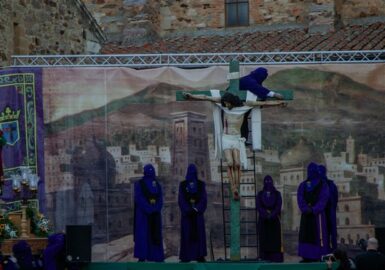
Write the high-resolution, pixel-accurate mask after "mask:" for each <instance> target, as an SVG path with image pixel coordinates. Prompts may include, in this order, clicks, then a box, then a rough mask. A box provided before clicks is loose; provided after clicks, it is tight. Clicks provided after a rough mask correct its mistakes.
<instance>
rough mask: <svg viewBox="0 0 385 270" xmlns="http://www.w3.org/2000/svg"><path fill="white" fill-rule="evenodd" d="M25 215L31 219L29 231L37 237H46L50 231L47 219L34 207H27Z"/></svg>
mask: <svg viewBox="0 0 385 270" xmlns="http://www.w3.org/2000/svg"><path fill="white" fill-rule="evenodd" d="M27 217H28V218H29V219H31V232H32V233H33V234H34V235H35V236H37V237H48V235H50V234H51V233H52V228H51V226H50V223H49V220H48V219H47V218H46V217H44V215H43V214H41V213H39V212H38V211H37V210H36V209H34V208H27Z"/></svg>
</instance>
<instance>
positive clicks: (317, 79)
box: [46, 68, 385, 153]
mask: <svg viewBox="0 0 385 270" xmlns="http://www.w3.org/2000/svg"><path fill="white" fill-rule="evenodd" d="M266 86H268V87H269V88H270V89H291V90H293V91H294V96H295V98H294V101H291V102H290V103H289V105H288V107H287V108H269V109H264V110H263V138H264V145H265V146H273V147H274V148H278V149H279V150H280V151H283V150H284V149H285V148H287V147H290V146H292V145H294V144H295V143H296V142H298V138H299V136H305V137H308V138H310V139H311V141H313V143H314V144H315V145H316V146H318V147H320V148H327V147H329V145H328V141H329V140H331V139H332V138H333V139H338V138H346V137H347V136H348V135H349V134H354V136H355V138H357V142H358V145H363V146H364V148H365V149H363V150H365V151H366V152H370V153H383V152H384V151H385V145H384V144H385V143H384V141H385V138H384V136H385V135H384V134H385V92H380V91H378V90H375V89H372V88H370V87H369V86H367V85H364V84H361V83H358V82H356V81H353V80H352V79H350V78H349V77H347V76H345V75H342V74H339V73H334V72H325V71H318V70H315V69H304V68H293V69H286V70H281V71H279V72H277V73H275V74H274V75H272V76H271V77H270V78H269V79H268V81H267V83H266ZM225 87H226V85H221V86H219V87H218V88H219V89H224V88H225ZM192 89H193V88H187V87H184V88H183V89H181V87H179V86H177V85H170V84H166V83H159V84H155V85H151V86H149V87H146V88H144V89H143V90H141V91H139V92H137V93H136V94H134V95H131V96H127V97H125V98H122V99H118V100H115V101H112V102H110V103H108V104H107V105H106V106H102V107H100V108H98V109H94V110H88V111H83V112H81V113H78V114H75V115H69V116H66V117H64V118H61V119H59V120H57V121H54V122H51V123H48V124H47V125H46V130H47V135H48V137H50V136H51V135H55V134H56V133H57V132H66V131H67V132H70V133H71V132H73V131H74V129H75V130H77V132H76V133H78V132H80V133H81V131H80V130H82V129H83V130H87V133H88V132H89V130H90V127H92V130H93V131H92V132H94V133H95V134H96V135H98V136H104V134H106V133H108V134H113V133H116V132H118V133H122V132H124V130H125V129H132V128H135V127H146V126H147V127H152V128H155V127H158V128H161V129H162V128H166V129H168V128H169V124H170V123H169V122H170V121H169V120H168V119H169V118H170V113H172V112H178V111H186V110H187V111H196V112H200V113H204V114H206V115H207V116H208V119H211V108H210V105H209V104H208V102H191V101H190V102H175V92H176V91H180V90H192ZM106 127H107V128H106ZM107 131H108V132H107ZM336 150H338V149H336Z"/></svg>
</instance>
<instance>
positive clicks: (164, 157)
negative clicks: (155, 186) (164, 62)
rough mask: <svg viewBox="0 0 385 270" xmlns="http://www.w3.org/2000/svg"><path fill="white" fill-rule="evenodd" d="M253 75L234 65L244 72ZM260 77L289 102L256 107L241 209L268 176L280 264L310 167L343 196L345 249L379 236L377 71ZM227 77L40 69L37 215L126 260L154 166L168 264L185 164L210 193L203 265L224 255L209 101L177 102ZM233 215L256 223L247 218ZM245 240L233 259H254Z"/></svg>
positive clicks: (380, 88)
mask: <svg viewBox="0 0 385 270" xmlns="http://www.w3.org/2000/svg"><path fill="white" fill-rule="evenodd" d="M253 68H255V67H249V66H247V67H241V74H247V73H248V72H249V71H251V70H252V69H253ZM267 68H268V70H269V73H270V77H269V78H268V80H267V81H266V85H267V86H268V87H269V88H271V89H276V90H279V89H290V90H293V91H294V96H295V99H294V101H292V102H290V104H289V106H288V107H287V108H269V109H263V110H262V118H263V124H262V134H263V135H262V136H263V151H261V152H257V153H254V155H255V156H253V153H251V152H250V153H249V154H250V156H253V157H255V158H252V159H250V160H249V162H250V163H251V164H250V165H254V166H253V168H255V171H252V172H245V173H244V174H243V176H242V181H241V182H242V187H241V194H242V195H243V198H242V200H241V203H242V205H243V207H244V208H245V209H247V208H250V209H253V208H254V205H255V201H254V198H253V195H254V194H255V192H256V191H258V190H259V189H260V188H261V182H262V179H263V177H264V176H265V175H266V174H270V175H272V176H273V179H274V181H275V183H276V186H277V188H278V189H279V190H280V191H281V192H282V194H283V200H284V203H283V205H284V209H283V217H282V225H283V229H284V230H283V231H284V240H285V241H284V242H285V253H286V255H285V256H286V259H287V260H288V261H289V260H295V259H296V257H295V256H296V243H297V239H298V227H299V217H300V215H299V211H298V208H297V205H296V190H297V186H298V184H299V183H300V182H301V181H302V180H303V179H305V177H306V175H305V168H306V166H307V164H308V163H309V162H310V161H316V162H318V163H323V164H326V166H327V168H328V176H329V177H330V178H331V179H334V180H335V182H336V184H337V186H338V189H339V192H340V199H339V205H338V221H337V222H338V241H339V243H341V244H344V245H348V246H349V248H350V249H351V250H354V249H355V248H356V243H357V241H358V240H359V239H360V238H367V237H369V236H372V235H374V234H375V229H376V228H381V227H385V190H384V177H385V137H384V136H385V78H384V76H382V75H383V74H384V73H385V65H384V64H371V65H369V64H359V65H354V66H353V65H350V64H349V65H348V64H346V65H343V64H339V65H308V66H305V65H302V66H299V65H296V66H290V65H285V66H267ZM227 73H228V67H211V68H206V69H192V70H183V69H177V68H171V67H164V68H157V69H147V70H133V69H127V68H107V69H102V68H82V69H80V68H72V69H59V68H55V69H45V70H44V72H43V79H44V80H43V81H44V89H43V94H44V120H45V131H46V137H45V163H46V166H45V168H46V170H45V179H46V186H45V189H46V194H47V196H46V209H47V212H48V214H49V217H50V218H51V220H52V221H53V223H54V224H55V228H56V230H57V231H60V230H63V229H64V228H65V225H66V224H91V225H92V228H93V260H95V261H101V260H109V261H127V260H133V258H132V254H133V239H132V230H133V183H134V181H135V180H137V179H138V178H139V177H140V176H141V175H142V167H143V165H145V164H147V163H152V164H153V165H154V166H155V168H156V171H157V175H158V176H159V178H160V181H161V183H162V184H163V186H164V194H165V199H164V201H165V203H164V209H163V221H164V228H163V229H164V234H165V239H164V241H165V251H166V257H168V260H176V258H177V255H178V248H179V236H178V235H177V234H175V232H177V231H179V222H180V217H179V214H178V213H179V210H178V204H177V190H178V185H179V182H180V181H182V180H184V175H185V171H186V168H187V165H188V164H189V163H191V162H194V163H195V164H196V165H197V166H198V169H199V176H200V178H201V179H202V180H204V181H206V183H207V189H208V193H209V196H208V198H209V203H208V205H209V207H208V210H207V212H206V220H207V225H206V230H207V236H208V247H209V254H210V256H209V258H208V259H219V258H224V256H225V254H224V248H223V245H224V231H223V229H224V227H223V213H224V212H223V204H222V185H221V179H222V178H224V179H223V180H224V181H227V179H226V178H225V177H224V175H221V166H220V165H221V163H220V161H219V160H216V159H215V157H214V149H213V148H214V146H213V122H212V116H211V104H209V103H207V102H191V101H188V102H176V101H175V93H176V91H178V90H192V89H194V90H207V89H225V88H226V87H227V81H226V75H227ZM186 145H189V147H186ZM254 173H255V175H256V183H255V181H254ZM224 204H225V207H226V205H228V202H227V201H226V200H225V202H224ZM225 216H226V212H225ZM225 218H226V217H225ZM241 218H242V220H245V221H247V220H251V221H253V220H254V221H255V212H254V211H253V210H251V211H244V213H242V217H241ZM225 230H226V231H228V228H227V227H225ZM242 231H243V232H247V233H250V234H251V236H248V237H247V238H242V239H241V242H242V245H244V246H250V247H248V248H243V249H242V257H247V258H256V256H257V249H256V248H254V247H253V246H254V245H255V244H256V243H257V239H256V237H255V235H254V236H253V235H252V234H253V232H255V223H254V224H253V223H250V224H249V225H247V224H246V225H245V226H244V227H242ZM227 240H228V239H227ZM227 242H228V241H227ZM227 254H228V253H227Z"/></svg>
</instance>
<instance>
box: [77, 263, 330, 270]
mask: <svg viewBox="0 0 385 270" xmlns="http://www.w3.org/2000/svg"><path fill="white" fill-rule="evenodd" d="M326 268H327V267H326V264H325V263H253V262H244V263H243V262H241V263H232V262H221V263H220V262H209V263H137V262H127V263H102V262H100V263H97V262H95V263H91V264H89V265H88V266H87V267H85V268H84V269H87V270H102V269H103V270H104V269H109V270H155V269H156V270H158V269H159V270H237V269H242V270H279V269H283V270H325V269H326ZM334 268H335V267H334Z"/></svg>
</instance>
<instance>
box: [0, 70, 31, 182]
mask: <svg viewBox="0 0 385 270" xmlns="http://www.w3.org/2000/svg"><path fill="white" fill-rule="evenodd" d="M9 86H14V87H15V88H14V89H15V90H16V91H17V92H18V93H19V94H22V95H23V96H24V104H23V105H24V106H23V107H24V114H23V115H22V117H24V129H25V135H24V136H25V137H24V138H25V150H26V151H25V157H24V161H23V164H20V166H28V167H30V168H31V170H32V172H33V173H38V171H37V170H38V168H37V159H38V155H37V130H36V128H37V127H36V93H35V74H34V73H13V74H4V75H0V88H1V87H9ZM18 168H19V166H17V167H12V168H5V169H4V177H5V179H7V178H10V175H11V174H15V173H17V172H18Z"/></svg>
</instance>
